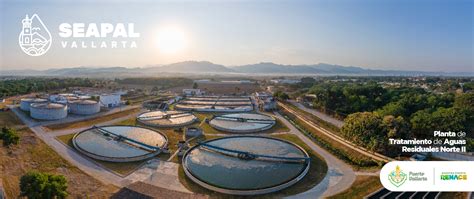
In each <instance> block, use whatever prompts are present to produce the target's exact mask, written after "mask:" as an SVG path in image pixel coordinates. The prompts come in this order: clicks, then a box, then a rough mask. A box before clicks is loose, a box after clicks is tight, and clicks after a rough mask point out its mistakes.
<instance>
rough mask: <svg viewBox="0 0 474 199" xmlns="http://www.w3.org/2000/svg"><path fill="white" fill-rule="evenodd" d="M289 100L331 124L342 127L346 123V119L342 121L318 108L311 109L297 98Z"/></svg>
mask: <svg viewBox="0 0 474 199" xmlns="http://www.w3.org/2000/svg"><path fill="white" fill-rule="evenodd" d="M288 102H290V103H291V104H293V105H294V106H296V107H298V108H300V109H301V110H303V111H306V112H308V113H311V114H313V115H314V116H316V117H318V118H320V119H322V120H324V121H326V122H329V123H331V124H333V125H334V126H337V127H339V128H341V127H342V125H344V121H341V120H338V119H336V118H333V117H331V116H329V115H327V114H325V113H323V112H320V111H318V110H316V109H310V108H308V107H306V106H304V105H303V104H301V103H299V102H296V101H295V100H288Z"/></svg>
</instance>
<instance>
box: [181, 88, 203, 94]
mask: <svg viewBox="0 0 474 199" xmlns="http://www.w3.org/2000/svg"><path fill="white" fill-rule="evenodd" d="M204 94H206V92H204V91H202V90H201V89H195V88H186V89H183V95H184V96H201V95H204Z"/></svg>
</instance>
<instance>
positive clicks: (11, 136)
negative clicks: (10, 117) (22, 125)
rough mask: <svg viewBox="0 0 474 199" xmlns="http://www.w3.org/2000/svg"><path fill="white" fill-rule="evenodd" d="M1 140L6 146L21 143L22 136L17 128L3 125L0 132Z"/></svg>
mask: <svg viewBox="0 0 474 199" xmlns="http://www.w3.org/2000/svg"><path fill="white" fill-rule="evenodd" d="M0 140H3V145H4V146H10V145H12V144H18V143H20V136H19V135H18V133H17V132H16V131H15V129H12V128H8V127H3V128H2V131H1V132H0Z"/></svg>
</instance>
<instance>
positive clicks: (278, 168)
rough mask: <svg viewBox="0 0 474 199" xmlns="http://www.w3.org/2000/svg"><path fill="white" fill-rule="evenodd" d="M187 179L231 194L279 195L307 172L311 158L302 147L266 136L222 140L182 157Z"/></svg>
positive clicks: (190, 151)
mask: <svg viewBox="0 0 474 199" xmlns="http://www.w3.org/2000/svg"><path fill="white" fill-rule="evenodd" d="M182 162H183V164H182V165H183V169H184V172H185V174H186V176H187V177H188V178H190V179H191V180H192V181H193V182H195V183H197V184H199V185H200V186H202V187H204V188H207V189H209V190H212V191H217V192H220V193H225V194H231V195H258V194H266V193H271V192H276V191H279V190H282V189H285V188H287V187H290V186H292V185H293V184H295V183H297V182H298V181H300V180H301V179H303V177H304V176H305V175H306V174H307V173H308V170H309V167H310V162H311V161H310V158H309V155H308V153H307V152H306V151H305V150H304V149H303V148H301V147H300V146H298V145H296V144H294V143H292V142H289V141H286V140H281V139H277V138H272V137H263V136H232V137H223V138H218V139H214V140H209V141H206V142H201V143H199V144H198V145H196V146H194V147H192V148H190V149H189V150H188V151H186V153H185V154H184V156H183V160H182Z"/></svg>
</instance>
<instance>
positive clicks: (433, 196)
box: [365, 188, 441, 199]
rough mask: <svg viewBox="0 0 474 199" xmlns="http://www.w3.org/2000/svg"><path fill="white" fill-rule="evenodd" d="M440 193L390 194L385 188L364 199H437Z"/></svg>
mask: <svg viewBox="0 0 474 199" xmlns="http://www.w3.org/2000/svg"><path fill="white" fill-rule="evenodd" d="M440 193H441V192H392V191H389V190H387V189H385V188H382V189H379V190H378V191H376V192H374V193H372V194H370V195H368V196H366V197H365V198H366V199H379V198H383V199H437V198H438V196H439V195H440Z"/></svg>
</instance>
